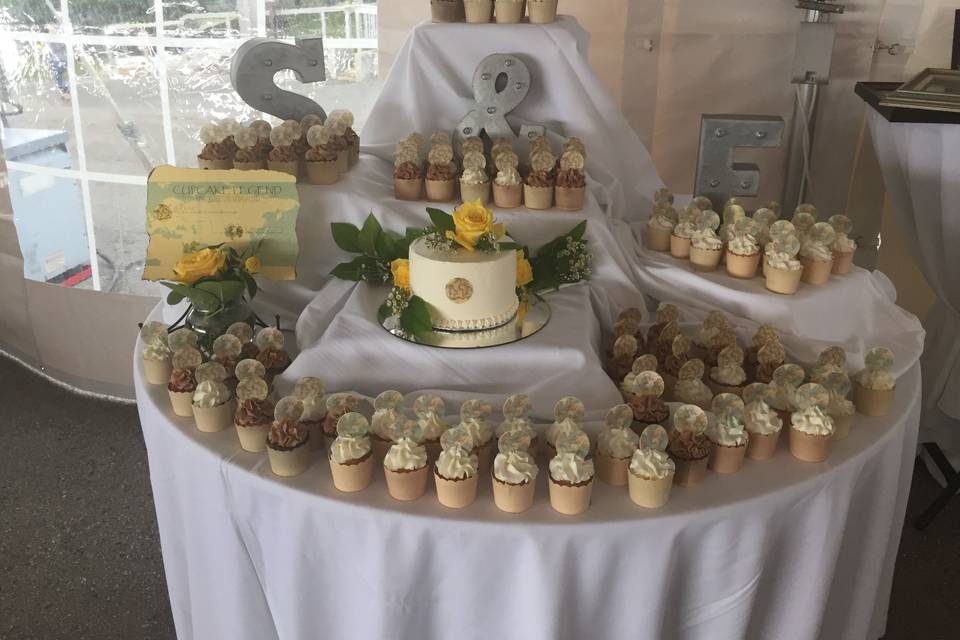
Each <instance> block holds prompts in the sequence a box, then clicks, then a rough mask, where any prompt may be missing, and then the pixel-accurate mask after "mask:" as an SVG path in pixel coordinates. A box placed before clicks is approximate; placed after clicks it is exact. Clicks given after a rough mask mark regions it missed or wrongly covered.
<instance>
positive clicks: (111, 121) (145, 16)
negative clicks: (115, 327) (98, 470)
mask: <svg viewBox="0 0 960 640" xmlns="http://www.w3.org/2000/svg"><path fill="white" fill-rule="evenodd" d="M54 9H56V10H54ZM0 35H2V36H3V37H2V38H0V127H2V134H3V138H2V142H3V148H4V153H5V156H6V160H7V167H8V169H9V172H10V187H11V188H10V192H11V199H12V200H13V209H14V217H15V222H16V225H17V233H18V236H19V238H20V245H21V250H22V252H23V255H24V276H25V277H27V278H31V279H34V280H42V281H47V282H54V283H61V284H63V285H65V286H79V287H89V288H93V289H97V290H104V291H115V292H124V293H137V294H143V295H160V294H161V288H160V287H159V286H158V285H156V284H153V283H149V282H143V281H141V280H140V272H141V269H142V267H143V254H144V252H145V250H146V243H147V237H146V234H145V233H144V230H143V229H144V206H145V202H146V175H147V173H148V172H149V170H150V169H151V168H152V167H153V166H156V165H158V164H165V163H168V164H176V165H179V166H196V154H197V152H198V151H199V149H200V142H199V136H198V133H199V130H200V127H201V126H202V125H204V124H206V123H207V122H209V121H211V120H213V119H219V118H224V117H228V116H230V117H234V118H238V119H240V120H243V119H245V118H251V117H253V116H254V115H255V112H254V111H253V110H252V109H251V108H250V107H248V106H247V105H245V104H244V103H243V102H242V101H241V100H240V98H239V97H238V96H237V95H236V94H235V92H234V91H233V88H232V87H231V85H230V74H229V69H230V59H231V56H232V55H233V52H234V50H235V49H236V48H237V47H238V46H239V45H240V44H241V43H242V42H243V41H244V40H245V39H247V38H249V37H255V36H266V37H272V38H281V39H287V40H289V41H292V40H293V38H296V37H306V36H316V35H322V36H323V37H324V49H325V57H326V71H327V81H326V82H325V83H322V86H319V85H306V86H304V85H300V84H299V83H298V82H297V81H296V79H295V78H294V77H293V74H292V73H289V74H287V73H281V74H279V75H278V78H277V80H278V84H279V85H280V86H281V87H284V88H286V89H290V90H293V91H298V92H300V93H304V94H306V95H310V96H311V97H313V98H314V99H316V100H317V101H318V102H320V104H322V105H323V106H324V107H325V108H326V109H327V110H328V111H329V110H332V109H336V108H348V109H351V110H352V111H353V112H354V114H355V118H356V122H357V123H358V125H362V123H363V122H364V120H365V119H366V115H367V114H368V113H369V111H370V108H371V107H372V105H373V101H374V99H375V98H376V95H377V92H378V90H379V81H378V68H377V6H376V2H375V0H51V1H50V2H47V0H8V1H7V2H5V3H4V6H3V7H0Z"/></svg>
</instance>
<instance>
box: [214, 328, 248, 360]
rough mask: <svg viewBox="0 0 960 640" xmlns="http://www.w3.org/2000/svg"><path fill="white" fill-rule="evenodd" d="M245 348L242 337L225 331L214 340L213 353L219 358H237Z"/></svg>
mask: <svg viewBox="0 0 960 640" xmlns="http://www.w3.org/2000/svg"><path fill="white" fill-rule="evenodd" d="M242 350H243V345H242V344H240V338H238V337H237V336H232V335H230V334H229V333H225V334H223V335H222V336H218V337H217V339H216V340H214V341H213V355H214V356H216V357H217V359H219V360H223V359H228V358H236V357H237V356H239V355H240V352H241V351H242Z"/></svg>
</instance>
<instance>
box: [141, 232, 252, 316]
mask: <svg viewBox="0 0 960 640" xmlns="http://www.w3.org/2000/svg"><path fill="white" fill-rule="evenodd" d="M258 247H259V243H254V244H251V245H250V246H249V247H247V248H246V249H244V250H243V252H240V251H237V250H236V249H235V248H233V247H231V246H228V245H225V244H218V245H213V246H208V247H203V248H202V249H199V250H197V251H193V252H190V253H185V254H184V255H183V257H182V258H180V261H179V262H177V264H175V265H174V267H173V278H171V281H162V282H161V283H160V284H162V285H164V286H165V287H167V288H169V289H170V293H169V294H167V304H179V303H180V302H181V301H182V300H184V299H187V300H189V301H190V303H191V304H192V305H193V306H194V308H195V309H197V310H198V311H200V312H202V313H204V314H206V315H208V316H214V315H216V314H217V313H219V312H220V311H221V310H223V309H224V307H225V306H227V304H228V303H231V302H234V301H236V300H239V299H241V298H243V297H244V295H247V296H249V298H250V299H251V300H252V299H253V297H254V296H255V295H257V283H256V280H254V278H253V275H254V274H255V273H257V272H259V271H260V260H259V259H258V258H257V256H256V252H257V248H258Z"/></svg>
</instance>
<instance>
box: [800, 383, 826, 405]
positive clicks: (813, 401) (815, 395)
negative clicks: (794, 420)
mask: <svg viewBox="0 0 960 640" xmlns="http://www.w3.org/2000/svg"><path fill="white" fill-rule="evenodd" d="M828 402H830V394H829V393H828V392H827V390H826V389H824V388H823V385H819V384H817V383H816V382H808V383H807V384H805V385H801V386H800V387H799V388H798V389H797V393H796V395H795V396H794V404H796V405H797V408H798V409H800V410H801V411H803V410H804V409H809V408H810V407H820V408H821V409H825V408H826V406H827V403H828Z"/></svg>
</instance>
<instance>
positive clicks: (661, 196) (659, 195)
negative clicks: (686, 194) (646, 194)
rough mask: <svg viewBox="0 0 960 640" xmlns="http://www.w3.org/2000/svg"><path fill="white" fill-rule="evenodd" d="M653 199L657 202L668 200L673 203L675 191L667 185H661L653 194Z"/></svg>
mask: <svg viewBox="0 0 960 640" xmlns="http://www.w3.org/2000/svg"><path fill="white" fill-rule="evenodd" d="M653 201H654V202H655V203H656V202H668V203H670V204H673V192H672V191H670V189H667V188H666V187H660V188H659V189H657V190H656V191H655V192H654V194H653Z"/></svg>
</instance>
